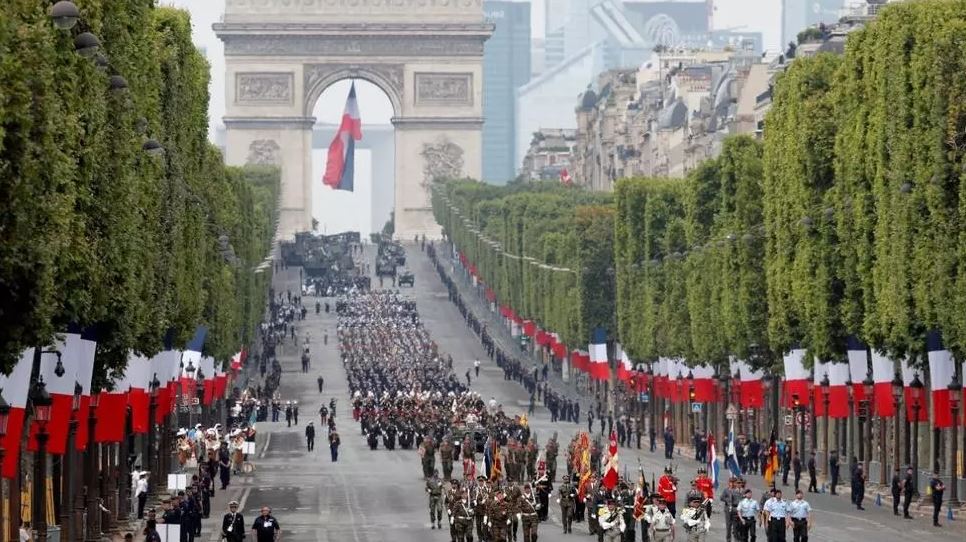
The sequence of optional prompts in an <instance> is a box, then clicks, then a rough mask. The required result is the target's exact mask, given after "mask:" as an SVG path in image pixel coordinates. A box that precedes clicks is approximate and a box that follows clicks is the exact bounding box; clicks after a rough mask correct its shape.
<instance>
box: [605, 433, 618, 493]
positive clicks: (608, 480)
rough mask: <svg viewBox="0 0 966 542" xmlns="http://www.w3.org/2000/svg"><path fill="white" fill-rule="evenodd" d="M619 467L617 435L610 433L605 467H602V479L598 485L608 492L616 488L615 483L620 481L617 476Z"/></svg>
mask: <svg viewBox="0 0 966 542" xmlns="http://www.w3.org/2000/svg"><path fill="white" fill-rule="evenodd" d="M619 467H620V465H619V460H618V457H617V433H615V432H613V431H611V433H610V442H609V443H608V447H607V466H605V467H604V477H603V478H602V479H601V481H600V485H602V486H604V487H606V488H607V490H608V491H609V490H611V489H614V488H615V487H617V482H618V480H619V479H620V476H618V474H617V471H618V468H619Z"/></svg>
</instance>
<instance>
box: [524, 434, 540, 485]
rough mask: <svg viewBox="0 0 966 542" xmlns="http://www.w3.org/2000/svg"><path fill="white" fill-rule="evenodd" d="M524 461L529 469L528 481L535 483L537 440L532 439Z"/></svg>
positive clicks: (525, 452)
mask: <svg viewBox="0 0 966 542" xmlns="http://www.w3.org/2000/svg"><path fill="white" fill-rule="evenodd" d="M524 460H525V461H526V467H527V480H528V481H531V482H533V481H534V480H536V479H537V440H536V439H534V438H532V437H531V438H530V442H528V443H527V447H526V449H525V450H524Z"/></svg>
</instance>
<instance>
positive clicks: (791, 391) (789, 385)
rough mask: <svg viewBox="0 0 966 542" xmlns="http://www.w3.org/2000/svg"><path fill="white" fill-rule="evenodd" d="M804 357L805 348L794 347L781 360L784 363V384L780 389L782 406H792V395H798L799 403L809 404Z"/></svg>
mask: <svg viewBox="0 0 966 542" xmlns="http://www.w3.org/2000/svg"><path fill="white" fill-rule="evenodd" d="M804 359H805V349H804V348H795V349H793V350H792V351H790V352H788V353H787V354H785V356H784V357H783V360H782V361H783V362H784V365H785V383H784V384H785V385H784V389H783V390H782V406H784V407H785V408H792V406H794V396H795V395H797V396H798V400H799V401H801V404H804V405H807V404H809V397H808V370H806V369H805V365H804V364H803V363H802V361H803V360H804Z"/></svg>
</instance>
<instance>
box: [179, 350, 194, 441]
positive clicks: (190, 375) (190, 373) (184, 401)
mask: <svg viewBox="0 0 966 542" xmlns="http://www.w3.org/2000/svg"><path fill="white" fill-rule="evenodd" d="M184 372H185V374H186V375H188V380H189V381H190V380H192V379H194V377H195V364H194V363H192V361H191V360H190V359H189V360H188V366H187V367H185V368H184ZM182 389H184V388H182ZM181 403H182V404H187V409H188V427H189V428H190V427H194V426H195V422H194V409H193V408H191V398H190V397H187V396H185V394H184V393H182V394H181ZM179 427H180V426H179Z"/></svg>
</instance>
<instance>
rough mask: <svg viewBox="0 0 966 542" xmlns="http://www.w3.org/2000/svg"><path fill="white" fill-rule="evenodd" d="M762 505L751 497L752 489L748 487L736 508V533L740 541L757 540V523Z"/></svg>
mask: <svg viewBox="0 0 966 542" xmlns="http://www.w3.org/2000/svg"><path fill="white" fill-rule="evenodd" d="M760 512H761V507H760V506H758V501H756V500H755V499H753V498H752V497H751V490H750V489H746V490H745V493H744V496H743V498H742V499H741V501H740V502H739V503H738V507H737V509H736V515H737V518H736V520H735V521H736V522H737V524H736V527H737V528H736V529H735V535H736V537H737V539H738V542H755V539H756V537H755V524H756V523H758V514H759V513H760Z"/></svg>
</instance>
